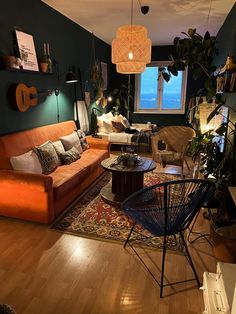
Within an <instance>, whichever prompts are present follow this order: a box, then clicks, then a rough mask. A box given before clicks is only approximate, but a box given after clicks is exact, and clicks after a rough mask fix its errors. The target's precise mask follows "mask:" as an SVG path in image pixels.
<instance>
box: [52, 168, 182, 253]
mask: <svg viewBox="0 0 236 314" xmlns="http://www.w3.org/2000/svg"><path fill="white" fill-rule="evenodd" d="M178 178H180V177H179V176H175V175H167V174H159V173H152V172H149V173H146V174H145V177H144V184H145V186H149V185H153V184H157V183H160V182H164V181H170V180H176V179H178ZM110 180H111V176H110V174H109V173H108V172H105V173H104V174H103V175H102V176H101V177H100V178H99V179H98V181H96V182H95V183H94V184H93V185H92V187H91V188H90V189H89V190H88V191H86V193H84V194H83V195H82V196H81V197H80V198H78V200H77V201H76V203H75V204H74V205H72V206H71V207H70V208H69V209H68V210H67V211H66V212H65V214H64V215H63V217H59V219H58V220H57V221H56V222H55V223H54V224H53V226H52V228H53V229H57V230H60V231H62V232H65V233H70V234H73V235H77V236H81V237H87V238H92V239H97V240H102V241H106V240H108V241H114V242H120V243H122V244H124V242H125V240H126V238H127V236H128V234H129V231H130V228H131V227H132V224H133V222H132V220H131V218H129V217H128V216H127V215H126V214H124V213H123V212H122V211H121V210H120V209H119V208H115V207H113V206H111V205H109V204H106V203H105V202H104V201H103V200H102V199H101V197H100V195H99V192H100V190H101V188H102V187H103V186H105V185H106V184H107V183H108V182H109V181H110ZM135 231H136V232H135V236H134V237H135V239H139V238H141V239H140V240H136V241H135V243H137V244H139V245H141V246H143V245H144V246H145V247H146V246H148V247H155V248H162V238H160V237H158V238H157V237H155V238H150V237H149V238H147V237H148V236H150V234H149V233H148V232H147V231H145V230H144V229H143V228H142V227H141V226H138V225H136V227H135ZM133 234H134V233H133ZM133 234H132V237H133ZM134 237H133V238H134ZM168 248H169V249H171V250H177V249H179V242H178V241H177V240H175V239H174V238H173V237H169V239H168Z"/></svg>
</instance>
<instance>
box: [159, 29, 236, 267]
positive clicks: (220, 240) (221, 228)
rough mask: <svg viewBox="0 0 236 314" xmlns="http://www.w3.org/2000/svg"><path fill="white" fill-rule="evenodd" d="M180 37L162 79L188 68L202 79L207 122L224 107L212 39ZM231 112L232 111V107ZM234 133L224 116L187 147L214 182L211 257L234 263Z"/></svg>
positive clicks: (191, 35) (193, 31)
mask: <svg viewBox="0 0 236 314" xmlns="http://www.w3.org/2000/svg"><path fill="white" fill-rule="evenodd" d="M182 34H184V36H185V37H184V38H179V37H176V38H175V39H174V45H175V48H176V49H175V50H176V53H175V55H174V56H170V60H171V61H172V64H171V65H170V66H168V68H167V69H166V68H163V69H162V75H163V78H164V79H165V80H166V81H168V80H169V79H170V77H171V76H172V75H178V71H181V70H183V69H185V68H186V67H187V66H188V67H189V68H190V70H191V72H192V75H193V78H194V79H198V78H203V80H204V81H205V84H204V85H205V91H206V94H205V96H206V97H207V99H208V100H211V99H212V97H213V96H215V97H216V104H217V105H216V107H215V109H214V110H213V111H212V113H211V114H210V115H209V117H208V119H207V121H208V122H210V120H211V119H212V118H213V117H215V116H216V115H218V114H221V108H222V106H223V105H225V99H224V98H223V97H222V95H221V94H220V95H219V94H218V95H216V77H215V76H214V71H215V69H216V67H215V66H213V64H212V62H213V58H214V56H215V55H216V54H217V53H218V50H217V48H216V38H215V37H214V36H210V34H209V32H206V33H205V35H204V36H201V35H200V34H198V33H197V32H196V29H189V30H188V31H187V32H182ZM230 109H231V110H233V111H235V110H234V109H233V108H230ZM227 132H228V133H231V134H232V135H233V142H232V141H230V138H229V136H227ZM235 133H236V125H235V123H233V122H232V121H231V120H230V119H229V118H228V117H226V119H225V121H224V122H223V123H222V124H221V125H220V126H219V127H218V128H217V130H209V131H207V132H205V133H203V134H201V132H200V131H198V132H197V136H196V137H195V138H194V139H193V141H192V144H191V153H192V156H193V159H196V158H199V156H200V164H201V170H200V171H201V173H202V175H203V176H204V177H205V178H208V177H209V176H212V177H213V178H214V180H215V183H216V186H217V190H216V193H215V196H214V199H212V200H211V202H210V203H209V206H216V207H217V210H216V212H215V214H214V215H212V217H213V219H212V221H211V233H212V238H213V242H214V244H213V251H214V253H215V256H216V257H217V258H219V259H221V260H223V261H229V262H232V261H234V262H235V261H236V251H235V250H233V249H232V247H233V245H234V246H236V245H235V244H236V234H235V232H236V228H235V227H234V224H235V222H236V219H235V215H232V213H234V211H233V210H231V209H232V206H234V204H231V205H232V206H229V205H228V206H225V200H227V201H226V202H227V204H230V200H231V197H230V195H229V191H228V186H229V185H230V184H232V182H233V174H234V163H235V140H234V138H235ZM222 136H224V137H225V141H226V142H227V143H226V144H227V145H226V149H225V150H224V151H222V150H221V148H220V143H219V142H217V141H216V137H219V138H221V137H222Z"/></svg>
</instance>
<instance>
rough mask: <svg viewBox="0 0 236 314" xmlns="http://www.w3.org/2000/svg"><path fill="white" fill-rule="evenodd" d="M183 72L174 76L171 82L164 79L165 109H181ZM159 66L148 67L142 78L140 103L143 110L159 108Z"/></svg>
mask: <svg viewBox="0 0 236 314" xmlns="http://www.w3.org/2000/svg"><path fill="white" fill-rule="evenodd" d="M182 79H183V72H179V73H178V76H172V77H171V79H170V81H169V82H166V81H164V80H163V91H162V105H161V108H162V109H164V110H168V109H172V110H173V109H174V110H175V109H177V110H179V109H181V92H182ZM158 97H160V95H158V67H157V66H152V67H146V70H145V71H144V72H143V73H142V74H141V78H140V105H139V108H140V109H141V110H145V109H155V110H156V109H157V107H158Z"/></svg>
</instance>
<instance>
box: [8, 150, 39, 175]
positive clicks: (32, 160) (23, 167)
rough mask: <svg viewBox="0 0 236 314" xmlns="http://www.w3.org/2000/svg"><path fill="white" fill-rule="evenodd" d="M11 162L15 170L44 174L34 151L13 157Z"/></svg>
mask: <svg viewBox="0 0 236 314" xmlns="http://www.w3.org/2000/svg"><path fill="white" fill-rule="evenodd" d="M10 162H11V165H12V168H13V169H14V170H19V171H25V172H33V173H42V172H43V169H42V166H41V163H40V161H39V159H38V156H37V155H36V154H35V152H34V151H33V150H30V151H29V152H27V153H25V154H22V155H19V156H12V157H11V158H10Z"/></svg>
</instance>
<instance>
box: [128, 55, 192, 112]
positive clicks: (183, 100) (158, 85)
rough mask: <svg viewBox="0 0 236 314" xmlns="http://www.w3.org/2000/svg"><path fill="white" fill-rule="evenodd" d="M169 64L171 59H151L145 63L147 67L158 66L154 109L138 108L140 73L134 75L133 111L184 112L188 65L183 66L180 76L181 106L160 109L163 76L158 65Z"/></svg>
mask: <svg viewBox="0 0 236 314" xmlns="http://www.w3.org/2000/svg"><path fill="white" fill-rule="evenodd" d="M170 64H171V61H153V62H151V63H150V64H148V65H147V67H153V66H157V67H158V78H157V80H158V84H157V88H158V94H159V96H158V98H157V107H156V109H140V83H141V74H136V75H135V112H134V113H142V114H184V113H185V101H186V92H187V78H188V67H186V68H185V70H184V71H181V72H183V78H182V86H181V108H180V109H162V95H163V82H164V79H163V76H162V75H160V73H159V68H160V67H166V66H168V65H170Z"/></svg>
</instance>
